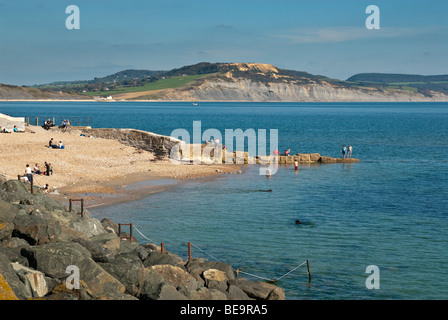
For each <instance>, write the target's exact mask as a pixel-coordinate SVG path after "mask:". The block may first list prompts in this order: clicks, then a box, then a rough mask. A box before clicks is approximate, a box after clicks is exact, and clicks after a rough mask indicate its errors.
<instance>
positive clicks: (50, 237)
mask: <svg viewBox="0 0 448 320" xmlns="http://www.w3.org/2000/svg"><path fill="white" fill-rule="evenodd" d="M13 222H14V230H13V233H12V235H13V236H14V237H19V238H22V239H25V240H26V241H27V242H28V243H29V244H30V245H36V244H44V243H47V242H55V241H57V240H58V237H59V235H60V234H61V226H60V224H59V222H58V221H57V220H48V219H45V218H44V217H41V216H39V215H36V214H33V215H18V216H16V217H15V218H14V221H13Z"/></svg>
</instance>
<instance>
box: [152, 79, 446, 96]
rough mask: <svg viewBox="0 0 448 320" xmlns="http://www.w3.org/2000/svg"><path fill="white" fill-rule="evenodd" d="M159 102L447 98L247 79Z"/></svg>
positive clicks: (219, 83)
mask: <svg viewBox="0 0 448 320" xmlns="http://www.w3.org/2000/svg"><path fill="white" fill-rule="evenodd" d="M160 99H162V100H173V101H174V100H193V101H195V100H200V101H253V102H255V101H266V102H269V101H279V102H316V101H328V102H336V101H341V102H342V101H343V102H355V101H356V102H373V101H378V102H383V101H403V102H406V101H447V100H448V96H446V95H443V94H436V95H434V96H433V97H426V96H424V95H422V94H419V93H414V92H407V91H403V90H394V91H392V90H391V91H388V90H379V89H374V88H372V89H369V88H363V89H353V88H344V87H338V86H334V85H332V84H330V83H311V84H296V83H285V82H283V83H278V82H275V83H274V82H268V83H263V82H257V81H253V80H249V79H244V78H240V79H232V81H225V80H208V81H205V82H203V83H202V84H200V85H199V86H197V87H193V86H191V87H188V88H181V89H177V90H176V89H173V90H167V91H166V92H165V93H164V95H162V96H161V97H160Z"/></svg>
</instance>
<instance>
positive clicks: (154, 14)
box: [0, 0, 448, 85]
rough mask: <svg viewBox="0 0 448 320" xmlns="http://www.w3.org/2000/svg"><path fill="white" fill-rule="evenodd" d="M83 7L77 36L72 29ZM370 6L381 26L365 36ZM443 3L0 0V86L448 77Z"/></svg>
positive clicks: (447, 30) (447, 28) (414, 0)
mask: <svg viewBox="0 0 448 320" xmlns="http://www.w3.org/2000/svg"><path fill="white" fill-rule="evenodd" d="M70 5H76V6H77V7H78V8H79V29H68V28H67V27H66V20H67V18H69V20H70V21H71V22H73V20H71V17H72V16H71V14H72V13H73V12H72V11H69V13H66V8H67V7H68V6H70ZM369 5H376V6H377V7H378V9H379V21H378V22H379V29H368V28H367V27H366V20H367V19H368V18H369V16H370V15H371V14H372V12H369V13H366V8H367V7H368V6H369ZM447 16H448V1H446V0H431V1H424V0H406V1H398V0H369V1H366V0H315V1H311V0H275V1H274V0H269V1H266V0H238V1H236V0H188V1H187V0H157V1H153V0H126V1H110V0H108V1H106V0H69V1H66V0H20V1H17V0H0V83H5V84H13V85H34V84H44V83H49V82H52V81H69V80H70V81H72V80H90V79H93V78H94V77H103V76H106V75H110V74H113V73H115V72H118V71H122V70H126V69H145V70H170V69H173V68H180V67H182V66H185V65H191V64H195V63H199V62H212V63H213V62H253V63H268V64H273V65H275V66H276V67H279V68H283V69H290V70H298V71H306V72H309V73H312V74H319V75H324V76H327V77H331V78H335V79H341V80H346V79H347V78H349V77H350V76H352V75H354V74H357V73H364V72H381V73H406V74H424V75H431V74H448V63H447V57H448V18H447Z"/></svg>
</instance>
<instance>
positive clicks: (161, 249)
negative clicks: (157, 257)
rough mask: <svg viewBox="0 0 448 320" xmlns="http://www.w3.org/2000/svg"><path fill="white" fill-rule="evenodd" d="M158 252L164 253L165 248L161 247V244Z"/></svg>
mask: <svg viewBox="0 0 448 320" xmlns="http://www.w3.org/2000/svg"><path fill="white" fill-rule="evenodd" d="M160 252H162V253H163V252H165V248H164V247H163V242H162V243H161V244H160Z"/></svg>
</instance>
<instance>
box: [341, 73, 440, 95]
mask: <svg viewBox="0 0 448 320" xmlns="http://www.w3.org/2000/svg"><path fill="white" fill-rule="evenodd" d="M347 82H348V83H350V84H352V85H358V86H365V87H375V88H381V89H401V90H407V91H412V92H419V93H421V94H423V95H426V96H431V95H432V93H433V92H440V93H444V94H448V75H432V76H424V75H415V74H392V73H360V74H356V75H354V76H352V77H350V78H348V79H347Z"/></svg>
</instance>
